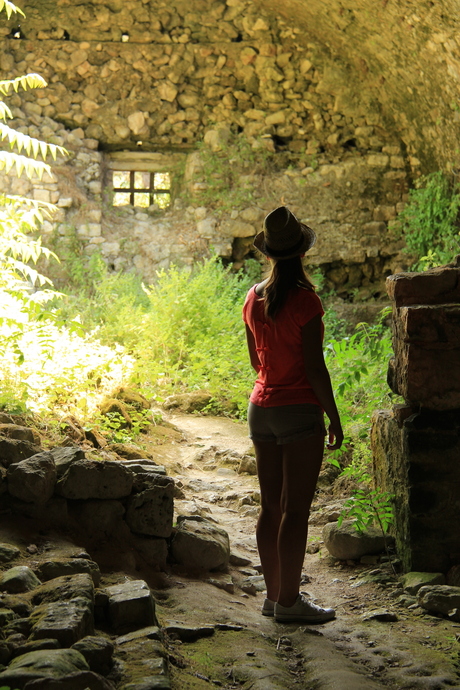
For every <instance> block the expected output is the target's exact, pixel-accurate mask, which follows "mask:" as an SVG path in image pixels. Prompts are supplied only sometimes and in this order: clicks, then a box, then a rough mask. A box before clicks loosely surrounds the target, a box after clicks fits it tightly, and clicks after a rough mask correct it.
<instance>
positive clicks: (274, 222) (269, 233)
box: [254, 206, 316, 259]
mask: <svg viewBox="0 0 460 690" xmlns="http://www.w3.org/2000/svg"><path fill="white" fill-rule="evenodd" d="M315 242H316V235H315V233H314V231H313V230H312V229H311V228H310V227H308V225H305V223H301V222H300V221H299V220H297V218H296V217H295V215H294V214H293V213H291V211H290V210H289V209H288V207H287V206H279V207H278V208H275V210H274V211H272V212H271V213H269V214H268V216H267V217H266V218H265V220H264V229H263V230H262V232H259V234H258V235H256V236H255V238H254V246H255V247H256V249H258V250H259V251H261V252H262V254H265V255H266V256H269V257H271V258H272V259H292V257H294V256H300V255H301V254H305V252H307V251H308V250H309V249H311V247H313V245H314V244H315Z"/></svg>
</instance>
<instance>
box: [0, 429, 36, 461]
mask: <svg viewBox="0 0 460 690" xmlns="http://www.w3.org/2000/svg"><path fill="white" fill-rule="evenodd" d="M40 451H41V448H40V446H37V445H36V444H34V443H31V442H30V441H19V440H18V439H15V438H7V437H6V436H1V435H0V463H2V465H4V466H5V467H9V466H10V465H12V464H13V463H15V462H21V460H25V459H26V458H30V457H31V456H32V455H37V453H40Z"/></svg>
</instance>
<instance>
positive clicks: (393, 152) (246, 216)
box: [0, 0, 421, 296]
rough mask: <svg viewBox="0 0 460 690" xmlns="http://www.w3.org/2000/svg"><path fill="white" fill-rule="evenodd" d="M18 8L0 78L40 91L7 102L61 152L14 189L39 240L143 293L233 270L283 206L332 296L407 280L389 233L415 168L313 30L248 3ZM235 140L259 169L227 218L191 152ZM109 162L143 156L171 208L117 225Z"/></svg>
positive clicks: (377, 107)
mask: <svg viewBox="0 0 460 690" xmlns="http://www.w3.org/2000/svg"><path fill="white" fill-rule="evenodd" d="M23 9H24V10H25V12H26V15H27V16H26V18H25V19H21V22H20V27H18V21H17V20H16V19H10V20H9V21H6V19H5V18H3V19H2V25H1V26H0V34H1V35H2V36H3V38H2V55H1V58H0V66H1V68H2V71H3V74H4V75H5V76H16V75H19V74H23V73H25V72H39V73H40V74H42V75H43V77H44V78H45V79H46V80H47V82H48V87H47V88H46V89H39V90H36V91H34V92H20V93H18V94H14V95H12V96H11V97H10V98H9V99H8V103H9V104H10V105H11V106H12V109H13V114H14V116H15V123H14V124H15V125H16V126H18V127H19V129H20V131H23V132H24V133H26V134H29V135H31V136H43V137H44V138H45V139H47V140H48V141H51V142H55V143H60V144H62V145H65V146H66V147H67V148H68V150H69V151H70V153H71V157H70V159H69V160H68V162H67V163H64V161H60V165H59V166H58V167H57V168H56V169H55V173H54V176H53V177H52V178H50V179H45V180H44V181H43V183H40V184H35V185H34V189H33V190H31V189H30V187H31V185H30V184H29V183H28V181H27V180H21V181H20V182H19V183H16V182H15V183H13V186H12V191H14V192H21V193H31V191H32V194H33V195H34V196H35V198H39V199H43V200H53V201H54V202H57V203H58V206H59V209H60V210H59V212H58V215H57V217H56V222H55V223H54V224H53V225H52V224H46V225H45V228H44V230H45V232H52V230H53V229H54V228H57V231H58V233H59V234H60V235H62V236H65V235H68V234H71V233H73V232H76V233H77V236H78V237H79V238H80V239H81V240H82V241H83V242H84V244H85V246H86V251H87V252H88V253H91V252H93V251H95V250H96V249H97V250H100V251H101V252H102V254H103V256H104V257H105V259H106V260H107V262H108V264H109V265H110V266H111V267H113V268H115V269H117V270H118V269H124V270H129V269H131V270H136V271H138V272H139V273H141V274H142V275H143V277H144V278H145V279H146V280H148V281H149V280H152V279H153V278H154V276H155V270H156V269H157V268H159V267H161V266H165V265H168V264H169V263H170V262H171V261H176V262H179V263H192V262H193V261H194V260H195V259H196V258H197V257H200V256H203V255H205V254H206V253H207V252H208V251H209V248H210V246H212V247H214V248H215V250H216V251H217V252H218V253H219V254H220V255H221V256H223V257H225V258H226V259H229V260H232V261H235V262H237V265H240V264H241V261H242V260H243V259H244V258H245V257H247V256H249V255H250V252H251V238H252V237H253V236H254V235H255V233H256V232H257V231H258V230H259V229H260V224H261V220H262V219H263V216H264V214H266V213H267V212H268V211H269V210H271V209H272V208H273V206H276V205H278V204H280V203H287V204H289V205H290V206H291V208H292V210H293V211H294V212H296V213H297V214H298V215H299V216H300V217H301V218H302V219H304V220H307V221H308V222H309V223H310V224H311V225H312V226H313V227H314V228H315V229H317V230H318V235H319V241H318V244H317V245H316V247H315V249H314V250H313V251H312V252H311V255H310V260H311V263H312V264H314V265H321V266H322V267H323V268H324V269H325V271H326V274H327V276H328V278H329V280H330V283H331V285H333V286H334V287H339V288H341V289H342V291H343V294H344V295H348V294H351V292H352V291H353V290H354V289H358V288H362V289H363V290H364V296H372V295H375V296H378V295H381V294H382V292H383V289H382V280H383V278H384V277H385V275H387V274H388V273H390V272H392V271H397V270H400V269H401V268H404V257H402V256H401V255H400V254H399V253H398V251H399V249H400V246H401V245H400V243H399V244H398V242H396V241H395V240H394V238H393V237H392V236H391V234H389V231H388V222H389V221H390V220H391V219H392V218H394V217H395V215H396V213H397V211H398V210H399V209H400V208H401V206H402V204H403V202H404V200H405V199H406V192H407V188H408V185H410V184H411V181H412V180H413V178H414V177H416V176H417V175H418V174H419V171H420V169H421V166H420V159H419V158H418V157H417V144H416V142H412V143H411V141H410V138H409V139H406V140H403V139H402V138H401V134H400V131H399V129H398V128H395V127H393V125H392V124H391V123H390V122H389V120H388V117H387V115H386V114H385V113H384V112H383V110H382V107H381V103H379V102H378V101H377V100H373V99H369V98H368V94H361V95H362V97H359V94H357V92H356V88H357V84H356V80H355V79H354V77H353V75H352V73H351V72H350V70H349V69H348V66H347V62H346V61H345V62H342V63H339V62H337V61H336V60H334V59H332V57H331V56H329V57H328V56H327V54H326V52H327V51H326V52H325V46H324V45H322V44H321V42H318V40H317V38H316V37H315V35H314V33H313V32H312V31H309V32H308V33H306V34H303V33H302V31H301V30H300V28H299V27H298V26H297V25H296V22H294V21H293V20H292V19H288V18H285V17H281V16H280V15H279V14H277V15H273V14H271V13H270V12H268V11H267V10H264V9H259V8H258V7H257V6H256V5H255V4H254V3H252V2H249V1H244V0H242V1H240V0H228V2H227V3H226V4H224V3H217V4H216V3H214V2H207V1H205V0H201V1H198V0H195V1H194V2H192V3H180V2H178V3H176V5H175V6H174V11H172V10H171V7H170V5H168V4H166V3H162V2H159V1H158V0H156V1H155V2H141V1H140V0H132V1H131V2H125V3H121V2H120V3H118V2H116V1H115V0H110V1H109V0H107V2H101V3H98V4H97V5H93V4H92V3H91V2H86V3H81V4H78V5H75V4H74V3H67V2H59V3H57V4H56V3H54V2H40V3H38V2H34V1H33V0H28V1H27V2H25V3H24V6H23ZM325 21H327V20H326V19H325ZM18 32H19V35H20V36H22V38H20V39H14V38H12V35H14V34H15V33H16V34H18ZM352 87H353V88H352ZM238 136H239V137H244V139H245V141H247V142H248V144H249V146H251V147H252V148H253V149H255V150H256V149H259V150H264V151H266V152H267V155H268V158H269V163H270V165H267V167H266V169H265V170H262V171H259V172H258V173H257V174H255V173H254V172H253V171H251V170H247V171H245V170H244V166H243V167H242V168H241V175H240V181H239V184H241V186H242V187H244V185H245V184H246V185H247V184H249V185H251V186H252V188H253V194H252V199H251V201H250V203H248V202H246V203H244V204H241V203H240V204H239V203H236V204H235V208H233V209H232V210H231V211H230V212H227V213H226V214H225V215H224V216H223V214H222V213H221V214H219V213H216V212H215V211H216V206H217V207H218V204H216V203H213V201H212V200H208V201H207V203H206V204H204V203H203V202H202V200H201V198H200V190H203V186H204V187H206V184H207V182H209V180H207V178H206V171H204V172H203V169H202V168H201V169H200V165H199V164H198V165H197V164H196V156H197V154H196V153H194V149H195V148H196V146H197V145H198V144H200V143H201V142H203V141H204V142H206V145H207V146H208V147H209V148H210V149H211V150H212V151H214V153H215V155H216V156H218V155H222V156H225V155H226V149H225V147H226V145H227V141H228V138H229V137H230V138H232V137H233V139H234V138H235V137H238ZM112 151H132V152H133V156H134V157H135V156H136V155H139V154H143V155H145V156H147V157H148V155H149V154H151V155H152V161H153V162H152V166H153V167H152V168H151V169H156V170H161V169H162V170H164V171H168V172H171V173H172V174H173V176H174V178H175V189H174V197H175V199H174V201H175V203H173V205H172V207H171V208H170V209H169V210H166V211H161V212H160V211H159V210H158V209H151V210H150V211H147V210H145V209H139V208H137V209H130V208H128V209H126V208H124V207H123V208H117V209H116V211H114V210H113V209H112V207H111V202H110V194H108V195H105V194H104V192H106V191H108V192H110V184H109V177H110V176H108V175H107V170H108V168H109V167H110V153H111V152H112ZM219 152H220V153H219ZM160 155H161V156H163V158H162V160H161V161H159V160H158V159H156V161H154V158H155V156H157V157H158V156H160ZM178 155H182V156H183V162H182V163H180V164H177V160H178V158H177V156H178ZM174 156H175V158H174ZM236 164H237V165H239V164H241V161H237V163H236ZM232 165H235V163H233V162H232ZM184 169H185V171H186V172H188V177H187V175H186V176H185V178H184V175H183V171H184ZM2 185H5V182H4V181H2ZM229 216H230V217H229ZM230 221H231V222H230Z"/></svg>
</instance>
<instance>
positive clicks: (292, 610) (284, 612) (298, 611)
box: [274, 594, 335, 623]
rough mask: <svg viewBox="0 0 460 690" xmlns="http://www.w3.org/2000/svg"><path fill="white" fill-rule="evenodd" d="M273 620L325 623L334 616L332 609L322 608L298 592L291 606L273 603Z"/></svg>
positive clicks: (280, 621) (279, 621)
mask: <svg viewBox="0 0 460 690" xmlns="http://www.w3.org/2000/svg"><path fill="white" fill-rule="evenodd" d="M274 614H275V620H276V621H278V623H289V622H291V621H294V622H297V623H325V622H326V621H331V620H332V619H333V618H335V611H334V609H331V608H327V609H323V608H321V606H317V605H316V604H314V603H313V602H312V601H308V599H306V598H305V597H304V595H303V594H299V595H298V597H297V599H296V601H295V604H293V606H281V604H278V603H276V604H275V611H274Z"/></svg>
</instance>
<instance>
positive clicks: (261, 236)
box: [253, 223, 316, 261]
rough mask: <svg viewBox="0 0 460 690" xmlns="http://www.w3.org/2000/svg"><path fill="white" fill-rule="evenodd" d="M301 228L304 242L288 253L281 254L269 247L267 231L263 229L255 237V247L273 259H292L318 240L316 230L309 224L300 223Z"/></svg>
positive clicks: (306, 250) (303, 252)
mask: <svg viewBox="0 0 460 690" xmlns="http://www.w3.org/2000/svg"><path fill="white" fill-rule="evenodd" d="M300 229H301V231H302V235H303V241H302V244H301V245H300V247H295V249H294V250H293V251H292V252H289V250H288V252H287V253H285V252H283V253H282V255H281V253H277V252H274V251H273V250H271V249H269V248H268V247H267V245H266V243H265V233H264V231H263V230H262V231H261V232H259V233H258V234H257V235H256V236H255V237H254V243H253V244H254V247H255V248H256V249H258V250H259V251H260V252H262V254H265V256H268V257H270V258H271V259H278V260H280V261H281V260H283V259H292V258H294V256H300V255H301V254H305V252H308V250H309V249H311V248H312V247H313V245H314V244H315V242H316V234H315V231H314V230H312V229H311V228H310V227H309V226H308V225H305V223H300Z"/></svg>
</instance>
